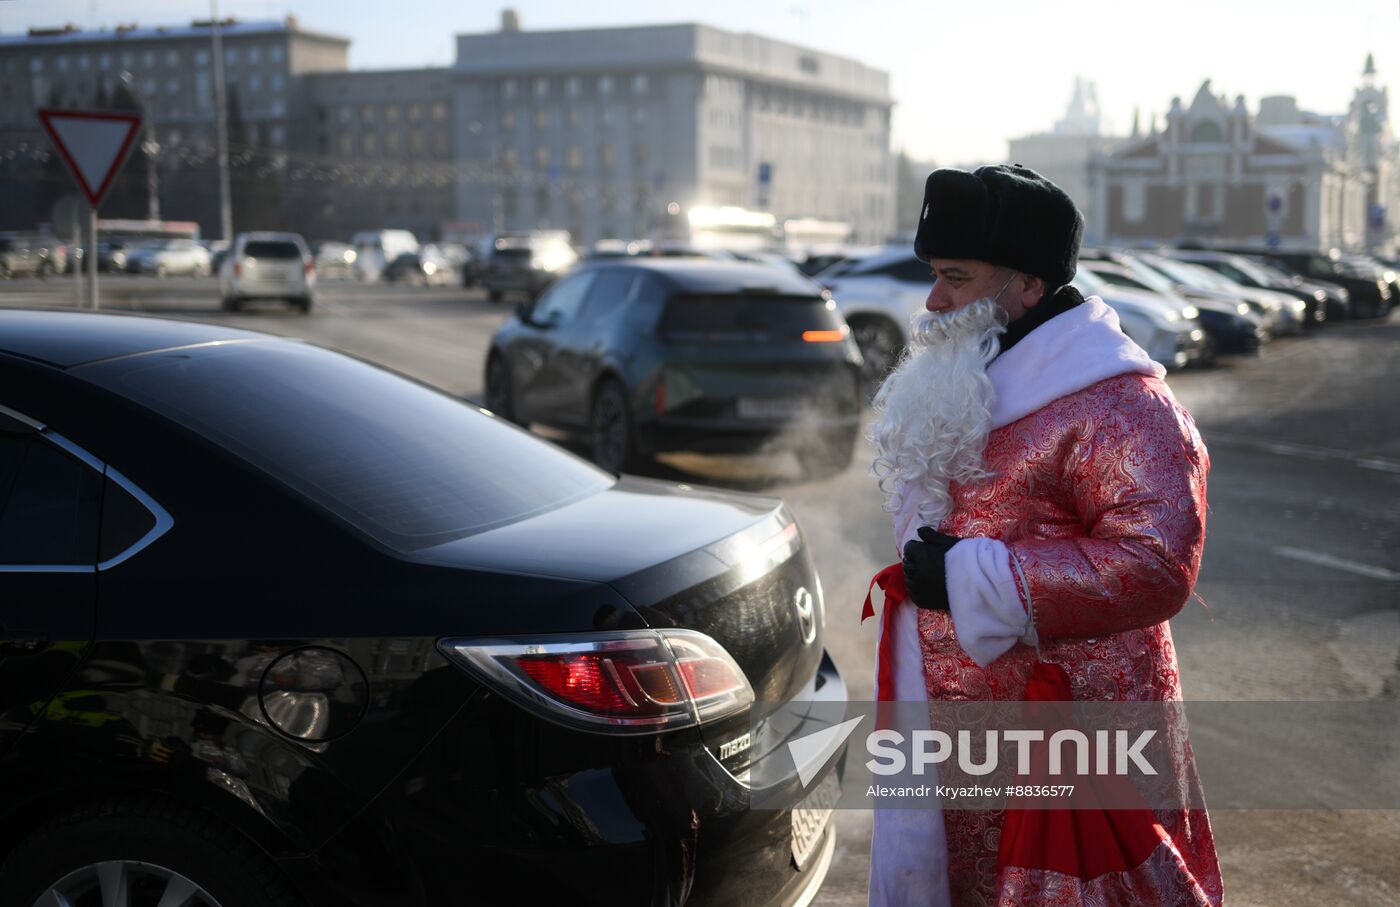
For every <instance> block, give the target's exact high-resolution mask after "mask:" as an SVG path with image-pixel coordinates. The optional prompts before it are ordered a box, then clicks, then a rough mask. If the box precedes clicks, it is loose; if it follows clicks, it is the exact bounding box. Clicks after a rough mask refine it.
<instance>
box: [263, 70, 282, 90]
mask: <svg viewBox="0 0 1400 907" xmlns="http://www.w3.org/2000/svg"><path fill="white" fill-rule="evenodd" d="M267 84H268V87H269V88H270V89H272V90H273V91H276V92H280V91H281V90H282V86H283V85H285V84H286V80H284V79H283V78H282V74H281V73H278V74H277V75H275V76H273V77H272V78H270V79H268V80H267Z"/></svg>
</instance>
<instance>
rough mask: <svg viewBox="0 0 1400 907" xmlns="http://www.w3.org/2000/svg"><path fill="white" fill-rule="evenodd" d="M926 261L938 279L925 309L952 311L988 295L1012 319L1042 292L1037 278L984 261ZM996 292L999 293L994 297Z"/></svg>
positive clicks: (957, 259)
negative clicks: (993, 298)
mask: <svg viewBox="0 0 1400 907" xmlns="http://www.w3.org/2000/svg"><path fill="white" fill-rule="evenodd" d="M929 264H930V265H931V267H932V268H933V273H934V276H935V277H936V278H937V279H936V281H935V282H934V284H933V289H932V290H930V291H929V294H928V300H927V301H926V302H925V303H924V308H926V309H928V310H929V311H930V312H951V311H953V310H954V309H960V308H962V307H963V306H965V305H967V304H969V303H971V302H976V301H977V300H979V299H983V298H985V297H989V296H991V297H996V299H997V304H998V305H1000V306H1001V307H1002V309H1004V310H1005V311H1006V317H1007V321H1015V320H1016V319H1017V318H1020V317H1021V316H1022V315H1024V314H1025V313H1026V309H1029V308H1030V307H1031V306H1033V305H1035V304H1036V303H1037V302H1039V301H1040V296H1041V294H1042V293H1043V292H1044V291H1045V285H1044V283H1043V282H1042V281H1041V280H1040V278H1038V277H1030V276H1029V275H1026V274H1019V273H1017V272H1016V271H1013V270H1011V269H1010V268H1000V267H997V266H996V265H992V264H988V263H987V262H985V261H977V260H975V259H971V258H935V259H933V260H932V261H931V262H929ZM1008 280H1010V283H1009V284H1008V283H1007V281H1008ZM998 293H1000V294H1001V295H1000V296H997V294H998Z"/></svg>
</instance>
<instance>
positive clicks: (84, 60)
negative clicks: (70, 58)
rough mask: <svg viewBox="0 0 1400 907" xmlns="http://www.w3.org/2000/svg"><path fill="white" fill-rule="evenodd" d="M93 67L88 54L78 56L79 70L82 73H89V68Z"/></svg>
mask: <svg viewBox="0 0 1400 907" xmlns="http://www.w3.org/2000/svg"><path fill="white" fill-rule="evenodd" d="M91 65H92V58H91V57H89V56H88V55H87V54H79V55H78V70H79V71H80V72H87V71H88V68H89V67H90V66H91Z"/></svg>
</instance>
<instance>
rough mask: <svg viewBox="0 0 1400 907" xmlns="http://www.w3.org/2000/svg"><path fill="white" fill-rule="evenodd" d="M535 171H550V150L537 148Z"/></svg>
mask: <svg viewBox="0 0 1400 907" xmlns="http://www.w3.org/2000/svg"><path fill="white" fill-rule="evenodd" d="M535 169H536V170H548V169H549V149H548V148H545V147H539V148H536V149H535Z"/></svg>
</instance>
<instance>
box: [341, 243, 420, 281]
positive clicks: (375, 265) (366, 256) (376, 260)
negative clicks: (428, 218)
mask: <svg viewBox="0 0 1400 907" xmlns="http://www.w3.org/2000/svg"><path fill="white" fill-rule="evenodd" d="M350 245H351V246H353V247H354V252H355V258H354V266H355V277H356V279H358V280H361V281H363V282H364V283H378V282H379V281H380V280H381V279H382V278H383V277H384V269H385V268H387V267H388V266H389V263H390V262H392V261H394V260H395V259H397V258H398V257H399V256H401V255H410V254H412V253H414V252H417V251H418V237H416V236H414V235H413V234H412V233H410V232H409V231H407V230H361V231H360V232H359V233H356V234H355V235H354V236H353V237H352V238H351V239H350Z"/></svg>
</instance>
